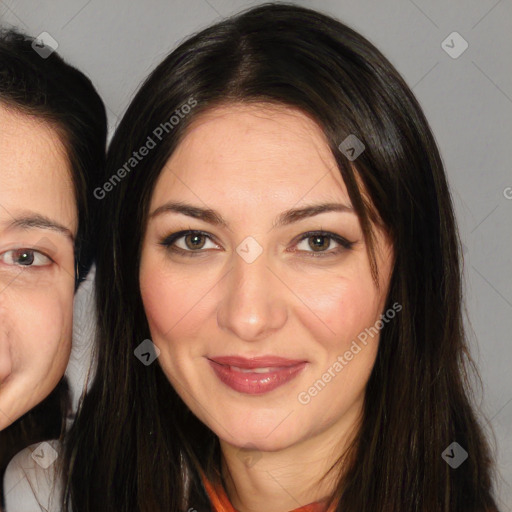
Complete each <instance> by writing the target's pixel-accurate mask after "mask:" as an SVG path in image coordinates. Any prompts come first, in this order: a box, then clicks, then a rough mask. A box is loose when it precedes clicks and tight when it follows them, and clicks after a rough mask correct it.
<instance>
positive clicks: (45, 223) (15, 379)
mask: <svg viewBox="0 0 512 512" xmlns="http://www.w3.org/2000/svg"><path fill="white" fill-rule="evenodd" d="M0 127H1V128H0V429H2V428H5V427H6V426H8V425H9V424H11V423H12V422H13V421H14V420H16V419H18V418H19V417H20V416H22V415H23V414H24V413H26V412H27V411H29V410H30V409H31V408H32V407H34V406H35V405H37V404H38V403H39V402H41V401H42V400H43V399H44V398H45V397H46V396H47V395H48V394H49V393H50V392H51V391H52V390H53V388H54V387H55V386H56V384H57V383H58V381H59V380H60V378H61V377H62V375H63V373H64V370H65V368H66V364H67V361H68V358H69V352H70V346H71V332H72V313H73V294H74V250H73V237H74V235H75V234H76V230H77V223H78V218H77V210H76V204H75V197H74V192H73V185H72V181H71V172H70V166H69V163H68V159H67V156H66V152H65V150H64V147H63V145H62V143H61V140H60V137H59V136H58V134H57V132H56V131H55V130H54V129H52V128H51V127H50V126H49V125H48V124H47V123H46V122H44V121H42V120H41V119H38V118H36V117H32V116H29V115H26V114H22V113H19V112H17V111H15V110H13V109H11V108H7V107H5V106H3V105H2V104H0Z"/></svg>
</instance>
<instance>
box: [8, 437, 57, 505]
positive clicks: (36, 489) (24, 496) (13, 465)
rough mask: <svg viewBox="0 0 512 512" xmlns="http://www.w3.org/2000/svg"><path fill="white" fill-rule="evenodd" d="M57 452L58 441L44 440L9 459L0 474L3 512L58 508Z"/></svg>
mask: <svg viewBox="0 0 512 512" xmlns="http://www.w3.org/2000/svg"><path fill="white" fill-rule="evenodd" d="M60 451H61V446H60V443H59V442H58V441H44V442H42V443H37V444H33V445H31V446H29V447H28V448H25V449H24V450H22V451H21V452H19V453H18V454H17V455H16V456H15V457H14V458H13V459H12V460H11V462H10V463H9V465H8V466H7V469H6V471H5V475H4V499H5V510H6V512H41V511H48V512H54V511H57V510H59V500H60V489H61V485H60V479H59V477H58V460H59V459H58V457H59V453H60Z"/></svg>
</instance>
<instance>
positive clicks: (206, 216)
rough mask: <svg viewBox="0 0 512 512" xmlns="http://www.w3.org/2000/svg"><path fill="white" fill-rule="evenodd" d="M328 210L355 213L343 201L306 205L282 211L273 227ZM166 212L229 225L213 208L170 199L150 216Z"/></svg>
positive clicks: (151, 217)
mask: <svg viewBox="0 0 512 512" xmlns="http://www.w3.org/2000/svg"><path fill="white" fill-rule="evenodd" d="M327 212H349V213H355V212H354V209H353V208H352V206H348V205H346V204H342V203H323V204H316V205H311V206H305V207H302V208H292V209H290V210H287V211H285V212H283V213H281V214H280V215H279V216H278V217H277V219H276V220H275V221H274V223H273V227H274V228H276V227H279V226H286V225H288V224H292V223H294V222H298V221H299V220H302V219H304V218H307V217H313V216H315V215H319V214H321V213H327ZM164 213H179V214H182V215H186V216H187V217H193V218H194V219H199V220H202V221H204V222H207V223H208V224H213V225H216V226H223V227H226V228H228V227H229V226H228V223H227V222H226V221H225V220H224V219H223V218H222V216H221V215H220V214H219V213H218V212H216V211H215V210H212V209H211V208H201V207H198V206H193V205H190V204H186V203H182V202H175V201H169V202H167V203H165V204H163V205H162V206H159V207H158V208H156V209H155V210H154V211H153V212H152V213H151V214H150V215H149V218H150V219H154V218H155V217H157V216H159V215H162V214H164Z"/></svg>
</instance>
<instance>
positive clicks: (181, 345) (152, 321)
mask: <svg viewBox="0 0 512 512" xmlns="http://www.w3.org/2000/svg"><path fill="white" fill-rule="evenodd" d="M376 241H377V255H378V269H379V277H380V289H377V287H376V285H375V282H374V280H373V279H372V275H371V270H370V265H369V260H368V256H367V247H366V244H365V241H364V239H363V234H362V230H361V226H360V224H359V221H358V217H357V216H356V214H355V213H354V211H353V209H352V205H351V204H350V200H349V197H348V194H347V190H346V187H345V185H344V182H343V180H342V178H341V176H340V173H339V171H338V168H337V166H336V163H335V160H334V158H333V156H332V154H331V152H330V150H329V148H328V145H327V141H326V140H325V138H324V136H323V134H322V132H321V130H320V128H319V127H318V126H317V125H316V124H315V123H314V122H313V121H312V120H310V119H309V118H308V117H306V116H305V115H303V114H302V113H299V112H297V111H295V110H291V109H287V108H285V107H276V106H269V105H264V104H260V105H252V106H240V105H231V106H226V107H222V108H217V109H214V110H211V111H210V112H208V113H206V114H203V115H202V116H201V117H199V118H198V119H196V121H195V122H194V124H193V126H192V127H191V129H189V130H188V132H187V135H186V136H185V138H184V139H183V140H182V142H181V143H180V145H179V147H178V148H177V150H176V151H175V152H174V153H173V155H172V157H171V158H170V159H169V161H168V162H167V164H166V166H165V167H164V169H163V171H162V173H161V175H160V177H159V179H158V181H157V183H156V186H155V189H154V193H153V197H152V199H151V205H150V217H149V221H148V225H147V231H146V234H145V239H144V242H143V250H142V261H141V268H140V285H141V293H142V299H143V302H144V307H145V311H146V315H147V319H148V322H149V327H150V330H151V335H152V339H153V342H154V343H155V344H156V346H157V347H158V348H159V349H160V351H161V353H160V356H159V362H160V365H161V367H162V368H163V371H164V372H165V374H166V375H167V377H168V378H169V381H170V382H171V383H172V385H173V386H174V387H175V389H176V390H177V392H178V393H179V394H180V396H181V397H182V399H183V400H184V402H185V403H186V404H187V405H188V407H189V408H190V409H191V410H192V411H193V412H194V414H195V415H196V416H197V417H198V418H199V419H200V420H201V421H203V422H204V423H205V424H206V425H207V426H208V427H209V428H210V429H211V430H213V431H214V432H215V433H216V434H217V435H218V436H219V438H220V439H221V442H223V443H229V444H230V445H234V446H237V447H244V446H250V447H252V448H255V449H258V450H265V451H274V450H280V449H284V448H286V447H290V446H292V445H295V444H297V443H300V442H302V441H306V440H308V439H311V438H314V437H316V436H321V435H324V434H325V435H327V433H329V432H331V433H333V432H336V433H338V436H339V434H340V433H341V432H343V431H347V432H348V429H349V428H350V427H351V426H353V425H354V424H355V422H356V420H357V418H358V417H359V414H360V412H361V407H362V402H363V397H364V391H365V386H366V383H367V381H368V378H369V375H370V372H371V370H372V367H373V364H374V361H375V357H376V353H377V347H378V334H376V335H374V337H373V338H372V337H371V336H368V335H367V336H366V338H367V339H366V343H363V342H362V341H359V340H361V339H362V338H364V336H362V337H361V336H360V338H359V340H358V335H361V333H364V332H366V333H368V331H365V329H368V328H370V327H372V326H374V324H375V323H376V322H377V321H378V320H379V319H380V316H381V314H382V313H384V311H383V308H384V305H385V300H386V295H387V290H388V283H389V278H390V273H391V267H392V249H391V247H390V245H389V243H388V242H387V239H386V238H385V237H384V235H383V234H382V233H380V232H377V240H376ZM354 340H355V341H356V345H354V343H353V341H354ZM141 341H142V340H141ZM357 347H359V349H358V348H357Z"/></svg>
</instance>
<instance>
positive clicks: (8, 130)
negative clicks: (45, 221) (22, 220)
mask: <svg viewBox="0 0 512 512" xmlns="http://www.w3.org/2000/svg"><path fill="white" fill-rule="evenodd" d="M0 204H2V206H3V207H4V208H5V209H7V210H8V211H11V210H16V209H19V208H24V209H26V208H30V209H31V210H33V211H35V212H38V213H41V214H44V215H47V216H52V217H55V218H57V219H60V220H61V221H62V222H64V223H66V225H67V226H68V227H70V228H71V229H72V228H73V227H74V224H75V223H76V220H75V219H74V217H75V216H76V213H75V200H74V187H73V182H72V177H71V168H70V165H69V160H68V157H67V154H66V151H65V148H64V145H63V143H62V141H61V139H60V137H59V134H58V133H57V131H56V130H55V129H53V128H52V127H51V126H50V125H49V124H48V123H46V122H45V121H43V120H41V119H39V118H37V117H34V116H29V115H27V114H23V113H20V112H17V111H16V110H13V109H11V108H9V107H6V106H4V105H2V104H1V103H0ZM4 213H5V212H4ZM12 213H13V214H14V212H12ZM0 214H2V212H0Z"/></svg>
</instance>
